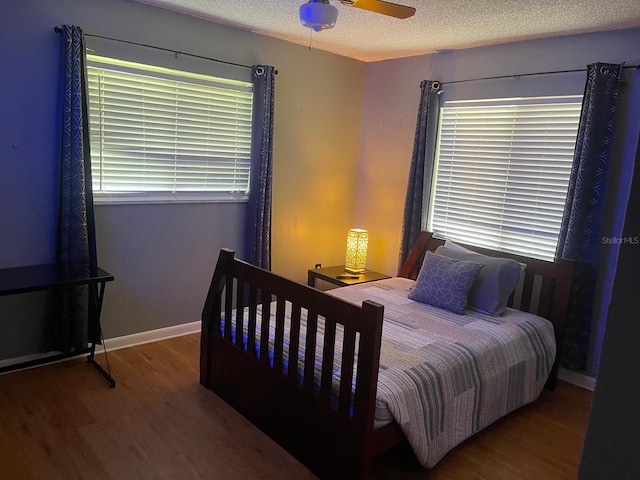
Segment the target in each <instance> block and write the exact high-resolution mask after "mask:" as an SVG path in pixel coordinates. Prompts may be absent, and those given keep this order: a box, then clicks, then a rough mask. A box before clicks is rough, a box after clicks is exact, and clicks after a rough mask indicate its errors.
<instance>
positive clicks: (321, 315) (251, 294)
mask: <svg viewBox="0 0 640 480" xmlns="http://www.w3.org/2000/svg"><path fill="white" fill-rule="evenodd" d="M287 305H288V306H289V307H290V308H291V325H290V340H289V341H288V342H287V341H285V338H284V331H285V307H286V306H287ZM234 312H236V313H234ZM240 312H242V314H241V313H240ZM260 313H262V315H260ZM305 317H306V324H304V320H303V325H302V329H303V330H306V332H307V333H306V335H305V336H304V337H305V338H302V335H301V334H300V332H301V319H304V318H305ZM260 318H261V320H260ZM232 319H233V320H232ZM382 319H383V306H381V305H378V304H375V303H373V302H364V303H363V305H362V307H358V306H355V305H353V304H350V303H347V302H344V301H342V300H340V299H337V298H334V297H331V296H329V295H326V294H324V293H322V292H320V291H318V290H315V289H313V288H311V287H307V286H305V285H301V284H298V283H295V282H292V281H290V280H287V279H285V278H282V277H279V276H277V275H275V274H273V273H270V272H267V271H265V270H262V269H260V268H257V267H254V266H252V265H249V264H247V263H245V262H242V261H240V260H237V259H235V258H234V253H233V252H232V251H230V250H223V251H222V252H221V254H220V257H219V260H218V264H217V266H216V269H215V273H214V276H213V279H212V282H211V287H210V289H209V293H208V295H207V299H206V303H205V307H204V311H203V314H202V336H201V357H200V383H201V384H202V385H204V386H205V387H207V388H209V389H211V390H213V391H214V392H215V393H216V394H218V395H219V396H220V397H222V398H223V399H224V400H225V401H226V402H227V403H229V404H230V405H232V406H233V407H234V408H236V410H238V411H239V412H241V413H242V414H243V415H245V416H246V417H247V418H248V419H249V420H251V422H252V423H254V424H255V425H256V426H258V427H259V428H260V429H262V430H263V431H264V432H265V433H267V434H268V435H269V436H270V437H272V438H273V439H274V440H276V441H277V442H278V443H280V444H281V445H283V446H284V447H285V448H286V449H287V450H289V451H290V452H291V453H293V454H294V455H295V456H297V457H298V458H300V459H301V460H302V461H303V462H304V463H305V464H306V465H308V466H309V467H310V468H312V469H314V470H315V471H316V472H318V473H321V474H322V475H323V476H326V477H335V478H360V477H366V476H367V475H368V472H367V469H368V467H369V464H370V460H371V458H372V457H373V456H375V454H377V453H379V452H378V450H379V448H380V446H379V444H378V446H376V442H375V441H374V440H373V421H374V413H375V398H376V385H377V379H378V369H379V360H380V344H381V335H382ZM245 322H246V323H245ZM319 322H320V323H321V324H323V331H324V335H323V340H322V348H321V351H322V356H321V365H320V366H319V372H320V374H319V378H318V374H317V372H314V363H316V368H318V365H317V361H315V358H314V356H315V352H316V350H317V348H316V347H320V346H319V345H316V342H317V341H318V335H317V330H318V328H317V326H318V323H319ZM257 325H259V328H257V327H256V326H257ZM304 327H308V328H306V329H305V328H304ZM270 329H271V343H270V341H269V335H270V333H269V332H270ZM337 331H340V334H341V336H342V337H343V342H342V347H341V348H340V349H339V350H340V351H341V356H340V360H341V362H340V363H341V368H340V382H339V389H338V391H336V389H335V386H333V388H332V378H333V369H334V363H335V350H336V349H335V346H336V345H335V341H336V332H337ZM239 332H246V333H245V334H240V333H239ZM274 332H275V334H274ZM299 342H304V352H306V353H305V354H304V355H305V358H304V368H302V371H299V370H300V369H299V367H298V363H299V362H298V360H299V359H298V350H299V349H298V347H299V345H300V343H299ZM287 344H288V345H287ZM270 352H271V353H270ZM354 358H355V359H356V360H355V362H357V363H356V364H357V368H356V378H355V389H353V388H352V380H353V371H354ZM389 438H393V436H390V437H389Z"/></svg>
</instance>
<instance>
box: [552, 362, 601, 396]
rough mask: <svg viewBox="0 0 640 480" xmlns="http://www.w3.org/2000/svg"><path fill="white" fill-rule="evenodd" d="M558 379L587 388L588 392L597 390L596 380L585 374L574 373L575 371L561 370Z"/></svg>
mask: <svg viewBox="0 0 640 480" xmlns="http://www.w3.org/2000/svg"><path fill="white" fill-rule="evenodd" d="M558 378H559V379H560V380H564V381H565V382H569V383H572V384H574V385H577V386H578V387H582V388H586V389H587V390H591V391H592V392H593V390H594V389H595V388H596V379H595V378H593V377H590V376H588V375H585V374H584V373H578V372H574V371H573V370H567V369H566V368H561V369H560V370H559V371H558Z"/></svg>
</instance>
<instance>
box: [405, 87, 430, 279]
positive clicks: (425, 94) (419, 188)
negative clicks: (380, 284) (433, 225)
mask: <svg viewBox="0 0 640 480" xmlns="http://www.w3.org/2000/svg"><path fill="white" fill-rule="evenodd" d="M439 89H440V83H439V82H436V81H433V80H423V81H422V82H421V83H420V91H421V93H420V105H419V106H418V120H417V122H416V134H415V139H414V141H413V155H412V156H411V167H410V170H409V181H408V185H407V195H406V199H405V202H404V217H403V222H402V234H401V240H400V265H399V266H402V264H403V263H404V261H405V260H406V259H407V256H408V255H409V252H410V251H411V248H412V247H413V244H414V243H415V241H416V240H417V238H418V235H419V234H420V231H421V230H422V229H423V222H422V221H423V218H424V217H425V215H426V214H427V212H426V211H423V208H424V199H425V198H428V197H429V196H430V192H431V181H430V180H431V177H432V175H433V160H434V155H435V142H436V129H437V126H438V111H439V106H440V104H439V99H438V91H439Z"/></svg>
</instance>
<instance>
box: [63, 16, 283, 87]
mask: <svg viewBox="0 0 640 480" xmlns="http://www.w3.org/2000/svg"><path fill="white" fill-rule="evenodd" d="M53 30H54V32H56V33H61V32H62V29H61V28H60V27H55V28H54V29H53ZM84 35H85V37H93V38H101V39H103V40H111V41H112V42H120V43H127V44H129V45H136V46H138V47H147V48H153V49H155V50H162V51H164V52H170V53H173V54H175V55H176V56H178V55H187V56H189V57H194V58H200V59H202V60H209V61H211V62H217V63H224V64H225V65H231V66H234V67H241V68H248V69H252V68H253V66H252V65H244V64H242V63H234V62H227V61H226V60H219V59H217V58H211V57H205V56H202V55H195V54H193V53H186V52H179V51H177V50H171V49H170V48H163V47H156V46H155V45H147V44H145V43H137V42H131V41H129V40H120V39H119V38H112V37H103V36H102V35H92V34H90V33H85V34H84ZM275 73H276V75H277V74H278V71H277V70H275Z"/></svg>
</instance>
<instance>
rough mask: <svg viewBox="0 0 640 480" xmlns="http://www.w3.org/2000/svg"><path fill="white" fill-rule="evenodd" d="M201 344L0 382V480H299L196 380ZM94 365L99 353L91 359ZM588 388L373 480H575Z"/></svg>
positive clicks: (193, 338) (561, 393)
mask: <svg viewBox="0 0 640 480" xmlns="http://www.w3.org/2000/svg"><path fill="white" fill-rule="evenodd" d="M198 355H199V336H198V335H197V334H195V335H187V336H184V337H178V338H174V339H170V340H165V341H162V342H156V343H151V344H146V345H140V346H136V347H132V348H128V349H123V350H118V351H114V352H112V353H110V354H109V360H110V362H111V369H112V372H113V375H114V377H115V378H116V381H117V383H118V384H117V387H116V388H115V389H111V388H109V387H108V385H107V383H106V382H105V381H104V379H103V378H102V377H101V376H100V375H99V374H97V373H96V372H95V370H93V369H92V368H91V367H90V366H88V365H87V364H86V361H85V360H83V359H78V360H72V361H68V362H64V363H59V364H55V365H49V366H45V367H40V368H36V369H31V370H26V371H23V372H16V373H11V374H7V375H2V376H0V479H2V480H4V479H7V480H22V479H25V480H27V479H46V480H55V479H63V478H64V479H85V478H92V479H118V480H126V479H136V480H138V479H179V480H182V479H185V480H186V479H225V480H226V479H254V478H261V479H305V478H309V479H311V478H315V477H314V475H313V474H311V473H310V472H309V471H308V470H307V469H306V468H305V467H304V466H303V465H301V464H300V463H299V462H298V461H296V460H295V459H294V458H292V457H291V456H290V455H288V454H287V453H286V452H285V451H284V450H282V449H281V448H280V447H279V446H278V445H276V444H275V443H273V442H272V441H271V440H270V439H269V438H268V437H266V436H265V435H264V434H262V433H261V432H260V431H259V430H257V429H256V428H255V427H254V426H253V425H251V424H250V423H249V422H248V421H247V420H245V419H244V418H243V417H242V416H240V415H239V414H238V413H236V412H235V411H234V410H233V409H231V408H230V407H229V406H227V405H226V404H225V403H224V402H223V401H221V400H220V399H218V397H216V396H215V395H214V394H213V393H211V392H209V391H208V390H206V389H204V388H203V387H201V386H200V384H199V383H198ZM97 358H98V360H99V361H102V356H98V357H97ZM590 402H591V392H589V391H587V390H583V389H581V388H578V387H575V386H573V385H570V384H566V383H564V382H560V384H559V386H558V389H557V390H556V391H555V392H553V393H552V392H546V391H545V392H543V394H542V396H541V397H540V399H539V400H538V401H536V402H535V403H534V404H532V405H529V406H527V407H525V408H523V409H520V410H519V411H517V412H515V413H513V414H511V415H509V416H508V417H507V418H505V419H503V420H500V421H498V422H496V423H495V424H493V425H492V426H490V427H489V428H488V429H486V430H485V431H483V432H480V433H479V434H477V435H475V436H474V437H472V438H471V439H469V440H468V441H466V442H465V443H464V444H462V445H461V446H459V447H458V448H456V449H455V450H454V451H452V452H451V453H449V454H448V455H447V456H446V457H445V458H444V459H443V460H442V461H441V462H440V463H439V464H438V465H437V466H436V467H435V468H433V469H429V470H427V469H424V468H422V467H421V466H420V465H419V464H418V463H417V462H416V460H415V458H414V457H413V455H412V453H411V451H410V450H409V449H408V447H407V448H404V447H402V448H398V449H395V450H393V451H391V452H388V453H386V454H384V455H383V456H381V457H380V458H379V459H377V460H376V462H375V465H374V470H375V472H376V478H379V479H424V480H432V479H447V480H455V479H461V480H467V479H491V480H501V479H509V480H514V479H518V480H526V479H536V480H538V479H545V480H555V479H574V478H576V474H577V470H578V463H579V461H580V453H581V448H582V441H583V438H584V432H585V430H586V425H587V419H588V415H589V407H590Z"/></svg>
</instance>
